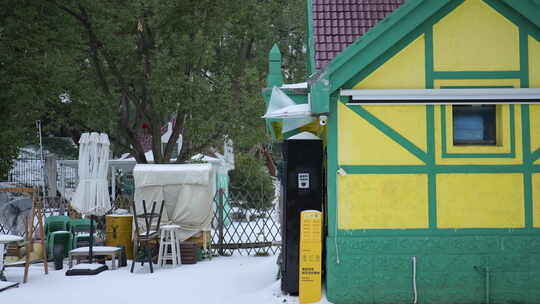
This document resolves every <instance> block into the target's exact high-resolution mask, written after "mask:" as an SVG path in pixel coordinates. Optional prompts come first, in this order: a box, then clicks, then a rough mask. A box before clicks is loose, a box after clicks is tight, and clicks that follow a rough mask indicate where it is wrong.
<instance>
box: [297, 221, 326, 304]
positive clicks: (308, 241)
mask: <svg viewBox="0 0 540 304" xmlns="http://www.w3.org/2000/svg"><path fill="white" fill-rule="evenodd" d="M299 253H300V267H299V270H300V274H299V280H300V282H299V296H300V303H313V302H318V301H320V300H321V259H322V212H320V211H316V210H305V211H302V213H300V250H299Z"/></svg>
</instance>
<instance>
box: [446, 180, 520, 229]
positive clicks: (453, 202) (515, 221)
mask: <svg viewBox="0 0 540 304" xmlns="http://www.w3.org/2000/svg"><path fill="white" fill-rule="evenodd" d="M524 219H525V210H524V199H523V176H522V175H521V174H438V175H437V226H438V228H522V227H524V226H525V222H524V221H525V220H524Z"/></svg>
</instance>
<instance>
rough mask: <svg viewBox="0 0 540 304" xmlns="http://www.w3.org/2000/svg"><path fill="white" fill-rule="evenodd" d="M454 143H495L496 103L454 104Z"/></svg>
mask: <svg viewBox="0 0 540 304" xmlns="http://www.w3.org/2000/svg"><path fill="white" fill-rule="evenodd" d="M452 115H453V121H454V123H453V131H454V145H495V144H496V133H497V132H496V131H497V129H496V125H495V123H496V106H495V105H454V106H452Z"/></svg>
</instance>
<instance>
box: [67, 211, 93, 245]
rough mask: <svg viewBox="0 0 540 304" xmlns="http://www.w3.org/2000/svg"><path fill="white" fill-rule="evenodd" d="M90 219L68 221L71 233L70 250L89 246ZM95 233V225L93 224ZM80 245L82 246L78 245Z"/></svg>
mask: <svg viewBox="0 0 540 304" xmlns="http://www.w3.org/2000/svg"><path fill="white" fill-rule="evenodd" d="M90 222H91V221H90V219H87V218H84V219H72V220H71V221H70V228H71V233H72V234H73V244H72V246H71V247H72V248H78V247H82V246H88V244H90ZM93 226H94V231H96V223H95V222H94V223H93ZM80 243H82V244H80Z"/></svg>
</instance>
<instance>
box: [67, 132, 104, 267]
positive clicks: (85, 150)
mask: <svg viewBox="0 0 540 304" xmlns="http://www.w3.org/2000/svg"><path fill="white" fill-rule="evenodd" d="M109 146H110V142H109V137H108V136H107V134H105V133H101V134H99V133H96V132H92V133H83V134H82V136H81V139H80V140H79V184H78V185H77V189H76V190H75V194H74V195H73V200H72V201H71V205H72V207H73V208H74V209H75V210H77V211H78V212H80V213H81V214H84V215H89V216H90V248H89V258H90V263H92V259H93V252H92V246H93V239H94V235H93V234H94V231H93V226H94V225H93V216H101V215H104V214H105V213H107V212H108V211H109V210H110V209H111V201H110V196H109V189H108V182H107V170H108V166H109V154H110V150H109Z"/></svg>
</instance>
